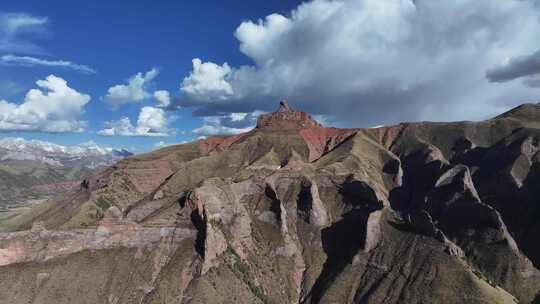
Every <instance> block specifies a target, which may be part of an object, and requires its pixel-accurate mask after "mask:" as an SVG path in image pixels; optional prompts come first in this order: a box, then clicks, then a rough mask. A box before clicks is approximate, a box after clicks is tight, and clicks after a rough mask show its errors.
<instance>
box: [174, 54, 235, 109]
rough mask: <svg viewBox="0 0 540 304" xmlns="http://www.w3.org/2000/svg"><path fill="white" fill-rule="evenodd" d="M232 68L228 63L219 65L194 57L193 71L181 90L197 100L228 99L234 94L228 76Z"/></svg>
mask: <svg viewBox="0 0 540 304" xmlns="http://www.w3.org/2000/svg"><path fill="white" fill-rule="evenodd" d="M230 73H231V68H230V67H229V65H228V64H227V63H224V64H223V65H221V66H219V65H217V64H215V63H212V62H202V61H201V60H200V59H199V58H195V59H193V71H192V72H191V74H190V75H189V76H187V77H185V78H184V80H183V81H182V84H181V86H180V90H181V91H182V92H184V93H185V94H186V95H188V96H189V97H191V98H194V99H196V100H210V101H211V100H214V99H217V100H226V99H228V98H230V97H231V96H232V95H233V89H232V87H231V84H230V83H229V82H228V80H227V78H228V77H229V75H230Z"/></svg>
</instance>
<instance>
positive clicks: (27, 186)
mask: <svg viewBox="0 0 540 304" xmlns="http://www.w3.org/2000/svg"><path fill="white" fill-rule="evenodd" d="M130 155H132V153H130V152H129V151H127V150H124V149H113V148H108V147H103V146H99V145H97V144H96V143H94V142H88V143H84V144H81V145H76V146H62V145H57V144H53V143H50V142H46V141H40V140H26V139H23V138H4V139H0V210H1V209H7V208H13V207H20V206H21V205H26V204H27V203H29V201H32V200H42V199H46V198H48V197H49V196H51V195H53V194H58V193H59V192H63V191H65V190H67V189H68V188H70V187H71V186H73V185H74V184H77V183H79V182H80V181H81V180H82V179H83V178H84V177H86V176H88V175H91V174H94V173H96V171H97V170H99V169H100V168H103V167H106V166H109V165H111V164H113V163H115V162H116V161H118V160H119V159H122V158H124V157H127V156H130Z"/></svg>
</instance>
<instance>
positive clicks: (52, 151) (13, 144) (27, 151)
mask: <svg viewBox="0 0 540 304" xmlns="http://www.w3.org/2000/svg"><path fill="white" fill-rule="evenodd" d="M130 155H132V153H130V152H129V151H127V150H124V149H114V148H109V147H103V146H100V145H98V144H96V143H95V142H93V141H90V142H87V143H83V144H80V145H76V146H62V145H57V144H53V143H50V142H46V141H41V140H26V139H24V138H3V139H0V161H9V160H14V161H16V160H28V161H37V162H40V163H43V164H48V165H51V166H76V165H81V166H84V167H87V168H97V167H101V166H107V165H110V164H112V163H114V162H116V161H118V160H119V159H122V158H124V157H127V156H130Z"/></svg>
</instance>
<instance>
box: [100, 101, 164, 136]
mask: <svg viewBox="0 0 540 304" xmlns="http://www.w3.org/2000/svg"><path fill="white" fill-rule="evenodd" d="M173 120H174V117H170V116H168V115H167V113H166V112H165V111H164V110H163V109H159V108H154V107H143V108H142V109H141V111H140V112H139V117H138V119H137V124H136V125H133V124H132V123H131V120H130V119H129V118H128V117H122V118H120V119H119V120H117V121H109V122H107V123H106V127H105V128H104V129H102V130H100V131H98V134H99V135H103V136H161V137H163V136H169V133H170V132H171V130H170V129H169V128H168V125H169V123H171V122H172V121H173Z"/></svg>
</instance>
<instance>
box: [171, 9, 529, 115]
mask: <svg viewBox="0 0 540 304" xmlns="http://www.w3.org/2000/svg"><path fill="white" fill-rule="evenodd" d="M534 2H535V1H515V0H463V1H432V0H415V1H413V0H387V1H380V0H333V1H330V0H313V1H309V2H305V3H302V4H300V5H299V6H298V7H297V8H296V9H294V10H292V11H291V12H290V13H289V14H287V15H281V14H271V15H269V16H267V17H266V18H263V19H261V20H256V21H244V22H242V23H241V24H240V25H239V26H238V28H237V30H236V32H235V34H234V35H235V37H236V38H237V39H238V41H239V50H240V52H242V53H243V54H245V55H246V56H248V57H249V58H250V59H252V60H253V62H254V64H252V65H243V66H236V67H235V66H229V65H227V64H222V65H220V64H219V63H213V62H204V63H203V61H202V60H200V59H198V58H196V59H194V60H193V71H192V72H191V74H190V75H188V76H187V77H186V78H184V79H183V81H182V82H181V91H182V92H183V95H184V98H182V99H181V101H179V102H180V104H184V105H190V106H195V107H197V111H196V112H195V113H196V114H197V113H199V115H210V114H219V113H223V112H250V111H253V110H255V109H263V110H272V109H273V108H275V106H276V103H277V101H278V100H280V99H282V98H286V99H288V100H289V101H290V103H291V104H292V105H293V106H294V107H295V108H297V109H301V110H305V111H309V112H312V113H313V114H322V115H329V116H331V117H335V118H336V119H337V120H340V121H348V122H352V124H354V125H356V126H361V125H364V126H369V125H378V124H386V123H392V122H397V121H402V120H423V119H430V120H453V119H479V118H485V117H487V116H489V115H492V114H494V113H496V112H499V111H501V110H503V109H507V108H508V107H510V106H513V105H515V104H518V103H520V102H521V101H523V100H525V99H530V98H532V97H537V96H538V91H537V89H534V88H533V87H532V86H530V85H529V86H527V85H524V84H523V83H522V82H507V83H492V82H490V81H489V80H488V79H487V78H486V71H487V70H489V69H490V68H492V67H493V66H497V64H500V63H501V62H504V60H505V58H519V56H523V55H527V54H534V53H535V52H536V51H537V50H538V49H540V40H539V39H536V36H535V35H536V34H535V33H538V32H539V31H540V12H539V9H538V7H537V6H535V3H534Z"/></svg>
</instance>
